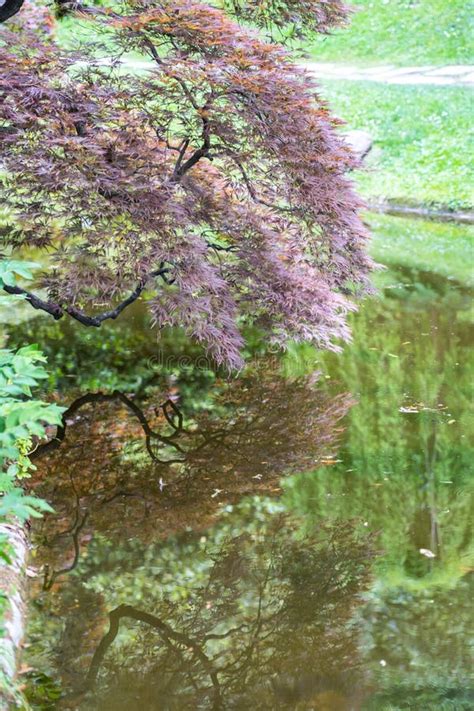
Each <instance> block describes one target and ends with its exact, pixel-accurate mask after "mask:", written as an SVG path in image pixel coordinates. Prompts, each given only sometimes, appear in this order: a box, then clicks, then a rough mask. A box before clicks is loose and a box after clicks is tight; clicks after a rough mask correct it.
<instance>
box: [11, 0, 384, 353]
mask: <svg viewBox="0 0 474 711" xmlns="http://www.w3.org/2000/svg"><path fill="white" fill-rule="evenodd" d="M7 2H8V0H7ZM17 4H20V3H17ZM62 4H63V5H64V3H62ZM6 5H7V3H5V6H6ZM5 6H3V7H4V8H5ZM73 8H74V10H75V11H76V12H77V13H78V15H79V19H78V21H79V20H80V22H81V24H83V23H85V22H87V23H91V25H92V29H93V30H94V32H93V33H91V41H90V42H89V43H87V46H84V45H83V46H82V47H80V49H78V50H75V51H66V50H64V49H62V48H60V47H58V46H57V45H56V44H55V43H54V41H53V40H52V39H50V38H47V37H46V36H45V37H43V38H41V37H40V35H39V34H38V33H37V32H33V31H32V30H31V28H29V27H28V26H26V27H25V28H24V29H23V30H22V31H20V32H18V31H15V32H12V31H9V29H8V24H9V23H6V24H5V25H3V28H2V32H1V37H0V65H1V67H0V96H1V109H0V140H1V143H2V174H3V177H2V186H3V189H2V193H3V196H2V202H3V205H4V207H5V208H6V209H7V211H8V216H9V217H8V222H7V224H6V225H5V226H4V227H3V228H2V234H1V236H0V239H1V241H2V244H3V250H4V254H5V255H6V256H7V257H9V256H10V255H12V254H13V255H15V253H18V250H21V249H22V248H23V249H24V248H28V249H31V248H40V249H41V250H43V251H44V253H45V261H44V264H45V268H44V269H45V270H44V272H43V273H42V274H41V275H40V277H39V278H38V281H37V285H38V287H41V288H43V289H45V290H46V294H47V296H46V297H42V298H40V297H39V296H38V294H37V293H36V292H35V291H34V290H33V291H26V290H25V289H24V288H23V287H22V286H20V285H18V284H16V283H9V284H6V283H4V284H3V288H4V289H5V290H6V291H7V292H9V293H23V294H25V295H26V298H27V300H28V301H29V302H30V303H31V305H32V306H34V307H35V308H39V309H42V310H44V311H47V312H48V313H49V314H51V315H52V316H53V317H54V318H56V319H59V318H61V317H62V316H64V315H66V314H67V315H69V316H70V317H72V318H74V319H76V320H77V321H80V322H81V323H82V324H84V325H86V326H99V325H100V324H101V323H102V322H103V321H105V320H106V319H110V318H116V317H117V316H118V315H119V314H120V313H121V312H122V311H123V310H124V309H125V308H126V307H127V306H128V305H129V304H131V303H132V302H133V301H135V300H136V299H137V298H138V297H140V296H143V298H144V299H146V302H147V305H148V308H149V310H150V313H151V315H152V318H153V320H154V321H155V322H157V323H158V324H160V325H163V326H165V325H177V326H182V327H184V328H185V329H186V331H187V332H188V333H189V334H190V335H192V336H193V337H195V338H197V339H198V340H199V341H201V342H202V343H203V344H205V345H206V347H207V348H208V349H209V351H210V353H211V354H212V356H213V357H214V358H215V360H216V361H217V362H221V363H222V362H224V363H226V364H227V365H229V366H230V367H239V366H240V364H241V362H242V358H241V349H242V345H243V339H242V335H241V327H242V324H243V323H246V322H247V323H248V322H252V323H255V324H257V325H258V326H260V327H261V328H262V329H264V330H265V332H266V333H267V334H268V337H269V339H270V340H271V341H273V342H275V343H277V344H281V345H284V344H285V342H287V341H288V340H289V339H296V340H309V341H312V342H314V343H315V344H317V345H318V346H321V347H326V348H334V347H336V344H337V341H338V339H340V338H343V339H344V338H346V337H347V336H348V331H347V326H346V323H345V316H346V313H347V311H348V309H350V308H352V302H351V297H352V296H353V295H357V294H359V293H361V292H363V291H364V290H366V289H367V288H368V281H367V275H368V272H369V271H370V267H371V262H370V259H369V258H368V256H367V254H366V252H365V242H366V237H367V235H366V231H365V228H364V226H363V224H362V222H361V219H360V217H359V216H358V209H359V208H360V201H359V199H358V198H357V196H356V195H355V194H354V192H353V189H352V186H351V183H350V181H349V180H348V178H347V176H346V174H347V172H348V171H349V170H351V169H352V168H353V167H354V166H355V165H356V161H355V159H354V157H353V156H352V154H351V153H350V151H349V149H348V147H347V146H346V145H345V143H344V142H343V141H342V140H341V139H340V138H339V137H338V135H337V133H336V130H335V129H336V126H337V121H336V120H335V119H334V118H333V117H332V116H331V114H330V113H329V111H328V108H327V106H326V105H325V103H324V101H323V100H322V99H321V98H320V97H319V96H318V93H317V90H316V86H315V83H314V81H313V79H312V78H311V77H310V75H309V74H308V72H307V71H305V70H304V69H303V68H301V67H300V66H297V65H296V64H295V63H294V61H292V58H291V56H290V55H289V53H288V52H287V50H285V49H284V48H283V47H282V46H280V45H278V44H276V43H274V42H273V41H271V36H274V35H275V32H277V31H278V30H279V31H280V32H281V33H283V34H284V33H285V31H286V28H288V27H290V26H292V27H293V28H296V29H297V30H299V31H315V30H319V31H326V30H327V29H328V28H329V27H330V26H331V25H332V24H334V23H338V22H342V21H343V20H344V18H345V8H344V6H343V5H342V3H341V2H340V1H339V0H306V1H302V2H298V1H297V0H284V1H283V2H279V3H274V2H272V0H270V1H269V2H262V1H261V0H236V1H234V0H232V2H231V1H230V0H216V2H215V3H214V4H213V5H212V4H206V3H205V2H200V1H199V0H126V1H125V2H119V3H115V4H114V6H113V9H109V8H98V7H97V6H93V5H91V6H87V5H81V6H79V5H77V4H74V5H73ZM20 15H21V11H20ZM259 28H260V29H259ZM102 37H103V40H100V41H99V40H97V38H102ZM92 38H94V39H92ZM101 43H102V47H101V46H100V44H101ZM131 52H133V55H132V56H134V57H136V56H137V54H138V55H140V56H141V60H140V63H139V64H138V63H137V62H136V61H135V62H134V61H130V60H126V58H125V55H126V54H128V55H129V53H131ZM98 57H100V58H98ZM144 60H147V62H146V63H145V61H144Z"/></svg>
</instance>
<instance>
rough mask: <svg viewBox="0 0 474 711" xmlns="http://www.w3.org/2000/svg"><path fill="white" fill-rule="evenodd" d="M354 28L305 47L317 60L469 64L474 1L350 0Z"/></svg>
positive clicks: (398, 63) (315, 41)
mask: <svg viewBox="0 0 474 711" xmlns="http://www.w3.org/2000/svg"><path fill="white" fill-rule="evenodd" d="M348 4H349V5H352V6H353V7H356V8H358V12H356V13H355V14H354V15H353V16H352V21H351V25H350V26H349V27H346V28H345V29H344V28H342V29H339V30H336V31H335V32H334V33H333V34H332V35H330V36H328V37H317V38H315V39H314V40H312V42H311V43H307V44H306V49H307V50H308V51H309V52H310V54H311V56H312V58H313V59H314V60H316V61H318V62H323V61H330V62H341V63H344V62H353V63H354V64H385V63H393V64H396V65H400V66H406V65H410V64H471V63H473V62H474V56H473V55H474V50H473V44H472V41H471V37H472V34H473V32H474V4H473V3H472V1H471V0H352V1H351V0H349V1H348Z"/></svg>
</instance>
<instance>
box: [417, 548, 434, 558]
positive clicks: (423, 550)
mask: <svg viewBox="0 0 474 711" xmlns="http://www.w3.org/2000/svg"><path fill="white" fill-rule="evenodd" d="M420 553H421V555H424V556H425V558H436V555H435V553H433V551H430V549H429V548H420Z"/></svg>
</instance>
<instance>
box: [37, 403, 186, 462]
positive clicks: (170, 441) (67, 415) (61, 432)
mask: <svg viewBox="0 0 474 711" xmlns="http://www.w3.org/2000/svg"><path fill="white" fill-rule="evenodd" d="M114 400H119V402H121V403H123V404H124V405H125V406H126V407H127V408H128V409H129V410H130V411H131V412H132V413H133V415H135V417H136V418H137V420H138V421H139V423H140V425H141V427H142V430H143V433H144V435H145V446H146V449H147V452H148V454H149V455H150V458H151V459H152V460H153V461H154V462H156V463H158V464H172V463H176V462H182V461H183V459H184V457H185V455H186V453H185V452H184V451H183V449H182V447H181V446H180V445H179V444H178V443H177V442H175V441H174V438H175V436H176V435H177V434H179V433H180V432H183V431H184V428H183V416H182V414H181V412H180V411H179V409H178V408H177V407H176V405H175V404H174V403H173V402H172V401H171V400H166V402H164V403H163V404H162V405H160V409H161V410H162V412H163V414H164V416H165V419H166V421H167V422H168V423H169V424H171V425H172V427H173V430H174V432H173V434H171V435H169V436H168V435H162V434H159V433H158V432H155V431H154V430H152V428H151V427H150V424H149V422H148V420H147V418H146V417H145V415H144V413H143V411H142V410H141V409H140V408H139V407H138V405H137V404H136V403H134V402H133V400H131V399H130V398H129V397H128V396H127V395H125V393H122V392H120V391H119V390H114V391H113V392H112V393H101V392H99V393H86V394H85V395H82V396H81V397H78V398H77V399H76V400H74V402H73V403H72V404H71V405H70V406H69V407H68V408H67V410H65V411H64V412H63V416H62V422H61V424H60V425H58V427H57V430H56V435H55V436H54V437H53V439H51V440H50V441H49V442H45V443H44V444H40V445H39V447H37V448H36V449H35V451H34V452H32V453H31V454H30V458H31V459H32V460H35V459H36V458H37V457H40V456H42V455H43V454H45V453H46V452H50V451H53V450H55V449H57V448H58V447H59V446H60V444H61V443H62V442H63V440H64V438H65V436H66V429H67V421H68V420H70V419H71V418H72V417H73V416H74V415H75V414H76V413H77V412H78V411H79V410H80V409H81V408H82V407H84V406H85V405H88V404H96V403H102V402H113V401H114ZM168 408H170V409H171V410H172V411H173V413H174V414H175V416H176V417H177V419H178V423H177V424H175V423H174V421H172V417H171V415H170V414H169V412H168ZM154 440H156V441H158V442H160V443H161V444H162V445H165V446H168V445H169V446H171V447H173V449H175V450H176V452H178V453H179V454H180V455H181V456H179V457H178V458H174V459H160V458H159V457H158V456H157V455H156V454H155V452H154V451H153V448H152V442H153V441H154Z"/></svg>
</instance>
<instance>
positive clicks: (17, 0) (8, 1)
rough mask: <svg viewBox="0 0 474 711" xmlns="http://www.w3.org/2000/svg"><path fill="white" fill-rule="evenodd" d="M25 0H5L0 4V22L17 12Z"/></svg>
mask: <svg viewBox="0 0 474 711" xmlns="http://www.w3.org/2000/svg"><path fill="white" fill-rule="evenodd" d="M24 2H25V0H5V2H4V3H3V5H0V22H5V21H6V20H8V19H9V18H10V17H13V15H16V14H17V12H20V10H21V8H22V5H23V3H24Z"/></svg>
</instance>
